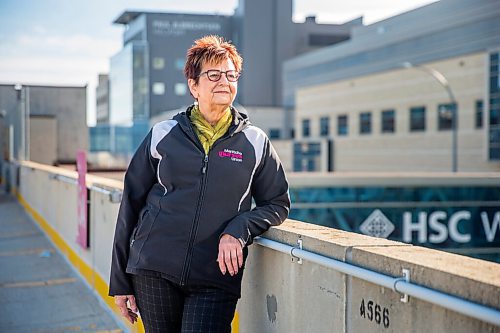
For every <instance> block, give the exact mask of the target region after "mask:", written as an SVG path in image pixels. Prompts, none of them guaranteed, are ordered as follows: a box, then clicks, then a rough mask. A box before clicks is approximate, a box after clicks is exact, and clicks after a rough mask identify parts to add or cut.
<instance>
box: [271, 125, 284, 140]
mask: <svg viewBox="0 0 500 333" xmlns="http://www.w3.org/2000/svg"><path fill="white" fill-rule="evenodd" d="M280 137H281V130H280V129H279V128H270V129H269V139H279V138H280Z"/></svg>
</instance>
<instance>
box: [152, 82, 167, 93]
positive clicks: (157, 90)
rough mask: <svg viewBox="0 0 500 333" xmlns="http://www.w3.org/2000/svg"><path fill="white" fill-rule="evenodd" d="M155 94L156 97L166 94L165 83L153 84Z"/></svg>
mask: <svg viewBox="0 0 500 333" xmlns="http://www.w3.org/2000/svg"><path fill="white" fill-rule="evenodd" d="M153 94H155V95H163V94H165V83H163V82H155V83H153Z"/></svg>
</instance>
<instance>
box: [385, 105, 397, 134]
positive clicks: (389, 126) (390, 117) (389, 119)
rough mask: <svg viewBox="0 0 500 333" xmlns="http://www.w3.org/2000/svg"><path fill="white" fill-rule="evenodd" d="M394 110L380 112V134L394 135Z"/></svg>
mask: <svg viewBox="0 0 500 333" xmlns="http://www.w3.org/2000/svg"><path fill="white" fill-rule="evenodd" d="M395 117H396V115H395V112H394V110H384V111H382V133H394V119H395Z"/></svg>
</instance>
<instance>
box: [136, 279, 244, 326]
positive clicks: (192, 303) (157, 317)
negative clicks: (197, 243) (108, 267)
mask: <svg viewBox="0 0 500 333" xmlns="http://www.w3.org/2000/svg"><path fill="white" fill-rule="evenodd" d="M132 282H133V286H134V291H135V299H136V303H137V307H138V308H139V313H140V314H141V318H142V322H143V323H144V328H145V329H146V333H173V332H176V333H181V332H182V333H195V332H196V333H230V332H231V321H232V320H233V316H234V311H235V309H236V303H237V302H238V298H237V296H235V295H233V294H231V293H229V292H227V291H225V290H222V289H218V288H211V287H210V288H209V287H205V286H204V287H201V286H184V287H181V286H178V285H176V284H174V283H172V282H170V281H168V280H166V279H164V278H162V277H155V276H147V275H133V276H132Z"/></svg>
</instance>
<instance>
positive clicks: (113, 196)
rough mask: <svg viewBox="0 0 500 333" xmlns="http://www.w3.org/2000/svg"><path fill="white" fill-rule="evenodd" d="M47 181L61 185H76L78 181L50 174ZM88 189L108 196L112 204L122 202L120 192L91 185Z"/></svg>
mask: <svg viewBox="0 0 500 333" xmlns="http://www.w3.org/2000/svg"><path fill="white" fill-rule="evenodd" d="M49 179H53V180H58V181H61V182H63V183H68V184H71V185H78V180H76V179H75V178H71V177H67V176H63V175H58V174H55V173H50V174H49ZM88 189H89V190H91V191H95V192H98V193H102V194H106V195H108V196H109V201H110V202H112V203H119V202H120V201H121V200H122V195H123V192H122V191H121V190H117V189H111V190H108V189H106V188H104V187H100V186H97V185H92V186H90V187H88Z"/></svg>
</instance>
